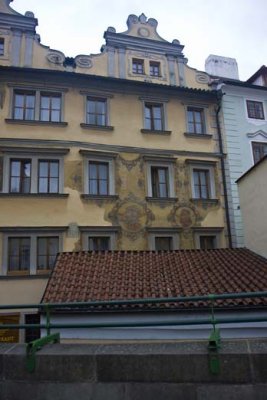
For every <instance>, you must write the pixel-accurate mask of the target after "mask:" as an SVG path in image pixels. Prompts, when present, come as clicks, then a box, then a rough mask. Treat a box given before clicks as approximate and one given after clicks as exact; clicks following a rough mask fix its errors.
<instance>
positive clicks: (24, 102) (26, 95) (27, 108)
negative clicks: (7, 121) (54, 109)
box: [13, 91, 35, 121]
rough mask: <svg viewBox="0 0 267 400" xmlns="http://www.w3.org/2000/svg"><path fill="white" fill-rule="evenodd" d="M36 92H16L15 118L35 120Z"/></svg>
mask: <svg viewBox="0 0 267 400" xmlns="http://www.w3.org/2000/svg"><path fill="white" fill-rule="evenodd" d="M34 111H35V93H34V92H21V91H18V92H15V93H14V109H13V118H14V119H22V120H31V121H32V120H34Z"/></svg>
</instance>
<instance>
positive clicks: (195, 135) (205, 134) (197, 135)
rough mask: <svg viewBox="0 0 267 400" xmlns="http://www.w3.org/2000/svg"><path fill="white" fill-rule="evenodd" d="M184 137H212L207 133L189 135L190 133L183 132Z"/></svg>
mask: <svg viewBox="0 0 267 400" xmlns="http://www.w3.org/2000/svg"><path fill="white" fill-rule="evenodd" d="M184 135H185V136H186V137H191V138H194V139H211V138H212V135H211V134H208V133H191V132H184Z"/></svg>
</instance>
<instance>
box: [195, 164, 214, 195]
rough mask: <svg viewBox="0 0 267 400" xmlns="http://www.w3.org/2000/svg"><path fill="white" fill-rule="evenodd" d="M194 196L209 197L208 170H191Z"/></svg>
mask: <svg viewBox="0 0 267 400" xmlns="http://www.w3.org/2000/svg"><path fill="white" fill-rule="evenodd" d="M193 181H194V197H195V198H197V199H209V198H210V197H211V196H210V174H209V170H206V169H196V168H194V170H193Z"/></svg>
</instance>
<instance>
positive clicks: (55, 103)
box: [51, 97, 61, 110]
mask: <svg viewBox="0 0 267 400" xmlns="http://www.w3.org/2000/svg"><path fill="white" fill-rule="evenodd" d="M51 102H52V109H53V110H60V105H61V98H60V97H52V99H51Z"/></svg>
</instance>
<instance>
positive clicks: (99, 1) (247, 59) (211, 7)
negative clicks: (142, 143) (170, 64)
mask: <svg viewBox="0 0 267 400" xmlns="http://www.w3.org/2000/svg"><path fill="white" fill-rule="evenodd" d="M11 6H12V8H14V9H15V10H16V11H18V12H20V13H22V14H24V13H25V12H26V11H33V12H34V14H35V17H36V18H38V20H39V26H38V27H37V32H38V33H39V34H40V35H41V40H42V43H43V44H45V45H47V46H50V47H51V48H52V49H57V50H61V51H62V52H63V53H65V55H66V56H69V57H73V56H76V55H77V54H90V53H99V51H100V47H101V45H102V44H103V43H104V39H103V33H104V31H105V30H106V29H107V28H108V26H113V27H114V28H115V29H116V31H117V32H124V31H126V29H127V27H126V20H127V17H128V15H129V14H136V15H138V16H139V15H140V14H141V13H142V12H143V13H144V14H145V15H146V16H147V17H148V18H155V19H157V21H158V28H157V30H158V33H159V34H160V36H162V37H163V38H164V39H166V40H168V41H172V40H173V39H178V40H179V41H180V42H181V44H183V45H184V46H185V48H184V55H185V57H187V58H188V60H189V61H188V64H189V65H190V66H191V67H193V68H197V69H200V70H204V65H205V59H206V58H207V57H208V55H209V54H216V55H222V56H227V57H233V58H236V60H237V62H238V67H239V77H240V79H242V80H246V79H248V78H249V77H250V76H251V75H252V74H253V73H254V72H256V70H257V69H259V68H260V67H261V66H262V65H263V64H265V65H266V64H267V23H266V20H267V0H165V1H164V0H130V1H129V0H14V1H13V2H12V3H11Z"/></svg>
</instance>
